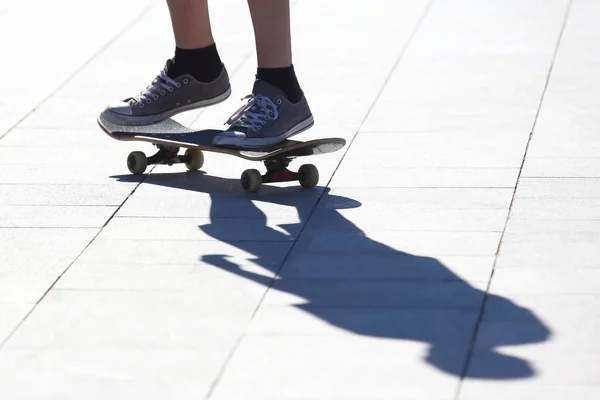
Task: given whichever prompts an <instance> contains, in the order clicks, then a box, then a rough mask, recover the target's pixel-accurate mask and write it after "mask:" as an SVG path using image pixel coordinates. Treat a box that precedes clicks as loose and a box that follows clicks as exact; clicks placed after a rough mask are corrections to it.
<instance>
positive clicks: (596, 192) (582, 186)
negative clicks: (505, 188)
mask: <svg viewBox="0 0 600 400" xmlns="http://www.w3.org/2000/svg"><path fill="white" fill-rule="evenodd" d="M515 197H518V198H521V197H524V198H545V199H546V198H549V199H557V198H561V199H597V198H600V179H577V178H571V179H543V178H523V179H521V180H520V181H519V186H518V187H517V191H516V193H515Z"/></svg>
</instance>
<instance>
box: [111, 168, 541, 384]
mask: <svg viewBox="0 0 600 400" xmlns="http://www.w3.org/2000/svg"><path fill="white" fill-rule="evenodd" d="M117 178H119V179H121V180H133V179H137V178H132V177H131V176H121V177H117ZM144 183H145V184H153V185H161V186H167V187H172V188H176V189H181V190H191V191H197V192H203V193H207V194H209V195H210V198H211V205H210V217H211V223H209V224H206V225H202V226H199V229H201V230H202V231H203V232H205V233H206V234H208V235H210V236H211V237H213V238H215V239H217V240H219V241H222V242H226V243H228V244H230V245H231V246H234V247H235V248H237V249H241V250H243V251H244V252H246V253H248V254H251V255H253V257H254V258H253V259H252V261H253V263H255V264H256V265H258V266H261V267H262V268H264V269H266V270H269V271H270V272H272V273H274V274H277V276H278V278H277V279H276V280H273V279H271V278H270V277H268V276H267V275H262V274H259V273H255V272H251V271H248V270H247V269H243V268H241V267H240V266H238V265H236V264H235V263H234V262H232V261H231V259H230V257H229V256H230V255H229V254H206V255H203V256H201V259H202V261H204V262H206V263H208V264H210V265H213V266H214V267H216V268H220V269H222V270H224V271H227V272H228V273H232V274H235V275H237V276H239V277H240V278H243V279H249V280H252V281H253V282H256V283H259V284H262V285H264V286H266V287H269V288H270V289H271V290H274V291H275V292H274V293H273V292H271V293H270V294H269V295H271V294H273V295H278V294H284V295H286V297H288V298H289V295H291V296H292V297H293V298H294V299H303V300H301V301H295V303H299V302H301V304H294V307H297V308H298V309H301V310H303V311H304V312H306V313H308V314H310V315H312V316H313V317H316V318H319V319H321V320H323V321H325V322H327V323H328V324H329V325H331V326H333V327H335V328H339V329H343V330H346V331H350V332H353V333H355V334H357V335H363V336H367V337H376V338H387V339H398V340H411V341H417V342H421V343H424V344H427V345H428V350H427V352H426V354H425V355H424V359H425V360H426V362H428V363H429V364H431V365H433V366H435V367H436V368H438V369H440V370H441V371H444V372H446V373H448V374H452V375H455V376H466V377H469V378H479V379H516V378H527V377H531V376H534V375H535V370H534V368H533V367H532V365H530V363H529V362H528V361H527V360H524V359H521V358H518V357H515V356H511V355H507V354H503V353H501V352H500V351H499V350H498V348H499V347H501V346H517V345H525V344H532V343H540V342H544V341H546V340H547V339H548V338H549V336H550V330H549V329H548V328H547V327H546V326H545V325H544V324H543V323H542V322H541V321H540V320H539V319H538V318H537V317H536V316H535V315H534V314H533V313H532V312H531V311H530V310H528V309H527V308H524V307H522V306H519V305H517V304H515V303H514V302H512V301H511V300H509V299H507V298H504V297H501V296H496V295H489V294H486V293H485V292H484V291H483V290H480V289H478V288H476V287H474V286H473V285H471V284H469V283H468V282H466V281H464V280H462V279H461V278H460V277H459V276H457V275H456V274H455V273H453V272H452V271H451V270H450V269H449V268H447V267H446V266H445V265H444V264H442V263H441V262H440V261H438V260H437V259H435V258H432V257H426V256H420V255H415V254H409V253H405V252H402V251H399V250H396V249H394V248H391V247H389V246H386V245H384V244H382V243H380V242H377V241H375V240H373V239H371V238H369V237H368V236H367V235H366V234H365V233H364V232H363V231H362V230H361V229H360V228H359V227H358V226H356V225H355V224H353V223H352V222H350V221H349V220H348V219H346V218H345V217H344V216H343V215H342V214H341V213H340V210H341V209H345V208H353V207H360V206H361V204H360V203H359V202H357V201H355V200H352V199H349V198H345V197H340V196H334V195H331V194H330V193H329V190H328V189H324V188H319V187H317V188H315V189H314V190H305V189H302V188H297V187H287V188H282V187H276V186H270V185H269V186H267V185H265V186H264V187H263V189H261V192H259V193H257V194H247V193H244V192H243V191H242V189H241V188H240V187H239V181H238V180H237V179H235V180H233V179H224V178H217V177H213V176H209V175H205V174H203V173H201V172H197V173H190V172H187V173H182V174H178V173H170V174H155V173H153V174H151V175H149V176H148V177H147V178H146V179H145V181H144ZM260 203H263V204H262V205H264V203H267V205H268V204H269V203H271V204H277V205H283V206H288V207H292V208H293V209H294V210H295V211H296V212H297V214H298V221H299V222H297V223H293V224H281V225H275V226H274V225H273V223H272V222H270V223H269V224H268V222H269V221H268V220H267V216H266V215H265V213H264V212H263V211H261V209H260V208H259V206H258V205H257V204H260ZM315 203H316V204H317V206H316V207H315ZM232 217H236V218H243V221H241V222H240V223H239V224H240V225H239V226H237V228H236V226H235V225H232V223H231V221H232ZM382 217H385V216H382ZM271 221H272V220H271ZM269 225H270V226H269ZM236 230H238V231H245V232H251V233H252V237H254V238H256V240H248V239H245V240H240V236H239V234H237V233H236V232H235V231H236ZM294 239H296V240H295V242H294ZM259 241H262V245H258V244H260V243H259ZM264 241H268V242H270V243H272V244H273V247H272V248H270V247H269V246H265V245H264ZM282 246H283V248H284V250H285V251H284V252H283V253H282V254H283V256H282V257H280V259H279V260H276V258H277V254H278V253H280V251H279V250H280V249H281V248H282ZM286 246H288V247H286ZM290 246H291V251H290V250H289V249H290ZM288 253H289V254H288ZM282 263H283V266H282ZM269 295H267V296H269ZM482 307H485V313H484V314H483V315H484V316H483V319H482V320H481V322H480V323H478V322H479V319H480V314H481V310H482ZM285 329H289V327H287V328H285ZM292 329H296V328H292ZM297 329H298V330H300V331H301V330H302V329H306V327H305V325H304V326H303V325H302V324H300V325H299V326H298V327H297ZM311 333H313V332H311ZM475 337H476V340H474V338H475Z"/></svg>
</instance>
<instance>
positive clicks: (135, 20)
mask: <svg viewBox="0 0 600 400" xmlns="http://www.w3.org/2000/svg"><path fill="white" fill-rule="evenodd" d="M157 3H158V1H157V0H152V2H150V4H149V5H148V6H146V7H145V8H144V9H143V10H142V12H140V13H139V14H138V15H137V16H135V17H134V18H133V19H131V20H130V22H129V23H126V24H125V26H124V27H123V28H122V29H121V30H119V31H118V32H117V33H115V34H114V35H113V36H112V37H111V38H110V39H109V40H108V41H107V42H106V43H105V44H104V45H103V46H102V47H100V49H98V51H96V52H95V53H93V54H92V55H91V56H90V57H89V58H88V59H87V60H85V61H84V62H83V63H82V64H81V65H80V66H79V68H77V69H76V70H75V71H73V73H72V74H70V75H69V76H68V77H67V78H66V79H65V80H63V81H62V82H59V84H58V85H57V86H56V87H55V88H54V89H52V90H51V91H50V93H49V94H48V95H47V96H46V97H44V98H42V100H40V101H39V102H38V103H37V104H36V105H35V106H34V107H33V108H32V109H30V110H29V111H27V112H26V113H25V115H24V116H23V117H21V118H20V119H19V120H18V121H17V122H15V124H14V125H12V126H11V127H9V128H8V130H7V131H6V132H4V133H3V134H1V135H0V141H1V140H2V139H4V138H5V137H6V136H8V134H9V133H11V132H13V131H14V130H15V129H16V128H17V127H18V126H19V125H20V124H21V123H22V122H23V121H25V120H26V119H27V118H28V117H29V116H30V115H31V114H32V113H33V112H35V111H36V110H37V109H38V108H40V107H41V106H42V105H43V104H45V103H46V102H47V101H48V100H50V99H51V98H52V97H54V95H55V94H56V93H57V92H58V91H60V90H61V89H62V88H64V87H65V86H66V85H67V84H68V83H69V82H71V80H73V78H75V77H76V76H77V75H78V74H79V73H81V71H83V70H84V69H85V68H86V67H87V66H88V65H89V64H90V63H92V61H94V60H95V59H96V58H97V57H98V56H99V55H101V54H102V53H104V52H105V51H106V49H108V48H109V47H110V46H111V45H112V44H113V43H115V42H116V41H117V40H118V39H119V37H121V36H122V35H123V34H124V33H125V32H127V31H129V30H130V29H131V28H133V27H134V26H135V25H136V24H137V23H138V22H140V20H141V19H142V18H143V17H144V16H145V15H146V14H147V13H148V12H149V11H150V10H151V9H152V8H153V7H154V6H155V5H156V4H157Z"/></svg>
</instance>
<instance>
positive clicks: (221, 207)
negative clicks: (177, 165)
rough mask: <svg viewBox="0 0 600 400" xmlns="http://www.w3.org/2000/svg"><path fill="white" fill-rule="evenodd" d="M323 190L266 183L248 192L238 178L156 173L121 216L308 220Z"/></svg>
mask: <svg viewBox="0 0 600 400" xmlns="http://www.w3.org/2000/svg"><path fill="white" fill-rule="evenodd" d="M322 193H323V190H318V189H317V190H304V189H302V188H300V187H296V188H282V187H276V186H271V187H266V186H265V187H263V188H261V191H260V192H259V193H256V194H246V193H244V192H243V189H242V188H241V186H240V183H239V180H238V179H235V180H234V179H227V178H221V177H215V176H210V175H204V174H202V175H200V174H195V173H190V174H179V173H175V174H155V173H152V174H151V175H149V176H148V178H147V179H146V180H145V181H144V183H143V184H142V185H140V186H139V187H138V188H137V189H136V191H135V194H134V195H132V196H131V197H129V198H128V199H127V202H126V203H125V204H124V205H123V207H122V208H121V209H120V210H119V214H118V215H119V216H134V217H142V216H145V217H186V218H197V217H202V218H207V217H211V218H225V217H228V218H247V219H265V218H267V216H268V217H269V218H276V219H286V218H289V219H298V218H300V219H301V220H306V218H307V217H308V215H309V214H310V212H311V211H312V208H313V207H314V204H315V203H316V202H317V200H318V199H319V197H320V196H321V195H322Z"/></svg>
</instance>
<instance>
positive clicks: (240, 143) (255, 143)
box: [213, 115, 315, 149]
mask: <svg viewBox="0 0 600 400" xmlns="http://www.w3.org/2000/svg"><path fill="white" fill-rule="evenodd" d="M314 124H315V120H314V118H313V117H312V115H311V116H310V117H308V118H306V119H305V120H303V121H301V122H299V123H297V124H296V125H294V126H293V127H292V128H290V129H288V130H287V131H286V132H284V133H282V134H281V135H279V136H273V137H266V138H246V137H241V136H234V135H228V134H227V133H222V134H220V135H217V136H215V138H214V139H213V144H214V145H215V146H236V147H244V148H254V149H257V148H263V147H269V146H275V145H277V144H279V143H281V142H283V141H285V140H286V139H289V138H291V137H292V136H295V135H297V134H299V133H302V132H304V131H305V130H307V129H308V128H310V127H311V126H313V125H314Z"/></svg>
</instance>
